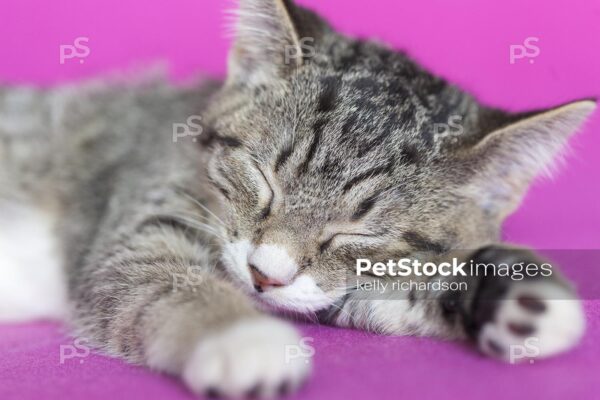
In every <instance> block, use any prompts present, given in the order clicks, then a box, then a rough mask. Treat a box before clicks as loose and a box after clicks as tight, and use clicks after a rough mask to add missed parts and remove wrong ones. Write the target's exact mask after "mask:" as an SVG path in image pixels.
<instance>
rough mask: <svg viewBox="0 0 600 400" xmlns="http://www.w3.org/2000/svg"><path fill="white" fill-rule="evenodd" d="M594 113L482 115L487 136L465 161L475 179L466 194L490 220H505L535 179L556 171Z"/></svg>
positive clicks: (577, 105) (573, 107)
mask: <svg viewBox="0 0 600 400" xmlns="http://www.w3.org/2000/svg"><path fill="white" fill-rule="evenodd" d="M595 108H596V103H595V102H594V101H590V100H584V101H577V102H573V103H570V104H566V105H563V106H560V107H557V108H554V109H550V110H543V111H538V112H531V113H525V114H505V113H501V112H498V111H494V110H484V111H482V113H481V115H480V117H479V119H480V123H479V125H480V127H481V129H484V130H485V129H487V132H489V133H487V134H485V132H483V133H484V134H485V135H484V136H483V139H481V140H480V141H479V142H478V143H477V144H475V145H474V146H473V147H471V148H470V149H469V150H468V152H467V154H466V159H464V158H463V159H462V160H463V161H466V162H467V163H468V165H469V166H470V167H471V168H472V169H473V171H474V174H475V178H474V179H473V180H472V181H471V183H470V184H469V186H468V190H469V191H470V192H471V194H472V195H473V196H474V198H475V199H476V201H478V202H479V203H480V205H481V206H482V207H483V208H484V209H485V210H486V211H488V212H489V213H490V215H494V216H497V217H499V218H504V217H506V216H507V215H509V214H510V213H512V212H513V211H514V210H515V208H516V207H517V206H518V205H519V203H520V202H521V199H522V198H523V196H524V195H525V193H526V191H527V188H528V187H529V185H530V184H531V182H532V181H533V180H534V178H535V177H536V176H538V175H543V174H549V173H550V172H551V171H552V167H553V166H554V165H555V162H556V161H557V158H558V157H559V156H560V155H561V153H562V152H563V151H564V150H565V149H566V146H567V142H568V139H569V137H570V136H571V135H573V134H574V133H576V132H577V130H578V128H579V127H580V126H581V125H582V124H583V122H584V121H585V120H586V119H587V118H588V117H589V116H590V114H591V113H592V112H593V111H594V109H595ZM461 158H462V157H461Z"/></svg>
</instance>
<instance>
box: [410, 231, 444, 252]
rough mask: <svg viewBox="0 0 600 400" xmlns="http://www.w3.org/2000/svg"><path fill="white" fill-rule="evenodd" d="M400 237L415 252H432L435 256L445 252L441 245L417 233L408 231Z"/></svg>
mask: <svg viewBox="0 0 600 400" xmlns="http://www.w3.org/2000/svg"><path fill="white" fill-rule="evenodd" d="M402 237H403V238H404V240H405V241H406V243H408V244H409V245H410V246H411V247H412V248H414V249H415V250H421V251H432V252H434V253H437V254H440V253H443V252H445V251H447V248H446V246H444V245H443V244H441V243H437V242H434V241H432V240H430V239H427V238H426V237H424V236H423V235H421V234H420V233H418V232H414V231H408V232H406V233H404V235H402Z"/></svg>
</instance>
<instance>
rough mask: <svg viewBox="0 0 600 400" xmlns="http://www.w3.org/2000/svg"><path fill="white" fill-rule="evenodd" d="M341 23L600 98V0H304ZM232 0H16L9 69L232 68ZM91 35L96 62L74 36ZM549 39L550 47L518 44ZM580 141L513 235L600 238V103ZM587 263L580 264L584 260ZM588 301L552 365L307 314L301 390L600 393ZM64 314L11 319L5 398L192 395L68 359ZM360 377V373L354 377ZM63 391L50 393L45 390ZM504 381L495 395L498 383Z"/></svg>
mask: <svg viewBox="0 0 600 400" xmlns="http://www.w3.org/2000/svg"><path fill="white" fill-rule="evenodd" d="M299 2H300V3H302V4H307V5H310V6H312V7H314V8H315V9H317V10H319V11H321V12H322V13H323V14H324V15H326V16H327V17H328V18H329V19H330V20H331V21H332V22H333V24H334V25H335V26H336V27H338V28H340V29H341V30H343V31H345V32H348V33H352V34H355V35H360V36H371V37H376V38H379V39H382V40H385V41H387V42H389V43H391V44H393V45H394V46H396V47H398V48H403V49H406V50H407V51H408V52H409V53H410V54H412V55H413V56H414V57H415V58H416V59H417V60H418V61H420V62H421V63H422V64H423V65H425V66H426V67H428V68H430V69H431V70H433V71H435V72H436V73H438V74H440V75H442V76H444V77H446V78H447V79H449V80H450V81H452V82H455V83H457V84H458V85H460V86H461V87H463V88H465V89H467V90H469V91H471V92H473V93H474V94H476V95H477V96H478V97H479V98H480V99H482V100H483V101H485V102H487V103H489V104H492V105H496V106H503V107H506V108H509V109H512V110H523V109H526V108H538V107H545V106H552V105H556V104H560V103H564V102H566V101H569V100H574V99H579V98H590V97H596V98H600V0H502V1H487V0H456V1H449V0H412V1H409V0H304V1H299ZM232 5H233V2H232V1H229V0H228V1H225V0H222V1H217V0H177V1H172V2H169V1H165V0H162V1H160V0H135V1H134V0H70V1H68V0H62V1H61V0H53V1H49V0H2V1H1V3H0V82H9V83H34V84H42V85H54V84H58V83H60V82H64V81H70V80H76V79H83V78H87V77H93V76H98V75H102V74H106V73H108V72H111V71H118V70H124V69H130V68H132V67H136V66H137V67H139V66H144V65H148V64H149V63H152V62H155V61H159V60H166V61H168V62H169V64H170V66H171V71H172V73H173V76H174V77H177V78H185V77H190V76H194V75H197V74H198V73H208V74H212V75H222V74H223V73H224V66H225V60H226V53H227V48H228V44H229V43H228V40H226V39H225V35H224V32H225V31H226V30H225V24H224V22H223V21H224V14H223V10H224V9H226V8H228V7H232ZM80 36H86V37H88V38H89V39H90V41H89V46H90V48H91V54H90V56H89V57H87V58H86V59H85V62H84V63H83V64H80V63H79V62H78V61H77V60H67V62H66V63H65V64H64V65H61V64H60V63H59V46H60V45H63V44H71V43H73V41H74V39H75V38H77V37H80ZM531 36H535V37H538V38H539V42H538V43H537V44H538V46H539V48H540V50H541V53H540V55H539V56H538V57H537V58H535V59H534V63H529V62H528V60H526V59H522V60H517V62H516V63H515V64H512V65H511V64H510V63H509V46H510V45H513V44H521V43H523V41H524V40H525V39H526V38H527V37H531ZM598 114H599V113H598V112H596V114H595V115H594V117H593V118H592V120H591V121H590V122H589V124H588V125H587V127H586V129H584V130H582V132H581V134H579V135H578V136H577V137H575V139H574V140H573V142H572V145H573V146H572V147H573V149H572V152H571V155H570V156H569V157H568V161H567V163H566V165H565V167H564V168H563V169H562V171H561V172H560V173H559V174H558V176H557V177H556V178H555V179H554V180H553V182H540V183H538V184H536V186H535V188H534V190H532V192H530V194H529V196H528V197H527V199H526V201H525V203H524V205H523V207H522V208H521V209H520V210H519V211H518V212H517V213H516V214H515V215H514V216H513V217H512V218H511V219H510V220H509V221H508V223H507V224H506V227H505V232H504V234H505V237H506V238H507V239H508V240H510V241H512V242H517V243H522V244H528V245H531V246H536V247H539V248H562V249H564V248H588V249H589V248H595V249H600V200H599V196H600V189H599V184H598V181H599V179H598V173H599V171H600V156H599V154H598V150H599V149H600V117H599V116H598ZM571 268H573V267H572V266H571ZM598 306H599V304H598V302H597V301H596V302H587V305H586V310H587V315H588V319H589V320H590V324H589V325H590V329H589V331H588V334H587V336H586V338H585V339H584V343H583V345H582V346H581V347H579V348H578V349H577V350H575V351H574V352H572V353H569V354H567V355H564V356H561V357H559V358H557V359H554V360H549V361H546V362H540V363H539V365H537V363H536V365H533V366H529V365H525V366H519V367H515V366H506V365H501V364H498V363H495V362H493V361H490V360H486V359H483V358H481V357H480V356H479V355H477V354H476V353H474V352H472V351H471V350H470V349H465V348H463V347H461V346H456V345H455V344H448V343H440V342H433V341H431V340H427V339H414V338H381V337H372V336H368V335H366V334H363V333H357V332H348V331H340V330H334V329H330V328H324V327H306V328H305V331H306V332H307V334H309V335H311V336H314V337H315V346H316V348H317V354H316V365H317V369H316V372H315V378H314V380H313V381H312V382H311V384H310V385H309V386H308V388H307V389H306V390H305V391H304V392H303V393H301V394H300V395H299V396H298V398H315V399H317V398H330V399H344V398H350V397H348V396H351V397H352V396H354V397H356V398H368V397H374V398H389V399H391V398H403V397H407V398H442V397H443V396H450V397H454V398H458V397H459V396H460V397H461V398H488V397H490V398H491V397H494V398H501V397H503V396H507V397H509V398H545V399H551V398H566V397H567V396H568V397H569V398H579V399H586V398H598V397H597V396H598V393H600V387H599V385H598V380H597V371H598V370H599V369H600V367H599V365H598V360H599V359H600V349H599V346H598V342H597V340H598V339H597V338H598V337H600V323H599V321H600V311H599V310H600V309H599V307H598ZM61 343H69V342H68V341H67V339H65V338H64V336H62V334H61V333H60V331H59V330H58V329H57V328H56V327H55V326H48V325H43V326H38V325H31V326H16V327H4V328H2V329H0V397H1V398H3V399H12V398H20V399H25V398H32V399H34V398H42V397H43V398H58V395H59V394H62V395H68V394H71V395H73V396H74V397H73V398H83V397H85V398H93V399H96V398H97V399H101V398H106V397H113V398H166V397H169V398H176V399H180V398H181V399H184V398H189V396H188V394H187V393H186V392H185V391H183V390H182V389H181V387H180V386H178V385H176V384H174V383H173V381H172V380H171V379H167V378H164V379H163V378H160V379H158V378H156V377H155V376H154V375H151V374H150V373H148V372H146V371H143V370H141V369H138V368H132V367H128V366H126V365H124V364H123V363H121V362H118V361H115V360H108V359H105V358H103V357H99V356H93V357H90V358H89V359H86V364H83V365H82V366H80V365H79V364H75V365H71V366H67V367H65V366H58V365H57V359H58V346H59V344H61ZM343 382H345V383H343ZM44 394H47V395H48V396H44ZM490 395H491V396H490Z"/></svg>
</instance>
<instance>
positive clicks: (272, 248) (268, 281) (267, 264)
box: [248, 244, 298, 292]
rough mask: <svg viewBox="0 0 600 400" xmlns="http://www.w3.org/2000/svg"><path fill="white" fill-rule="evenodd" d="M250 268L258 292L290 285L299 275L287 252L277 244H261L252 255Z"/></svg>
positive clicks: (250, 256)
mask: <svg viewBox="0 0 600 400" xmlns="http://www.w3.org/2000/svg"><path fill="white" fill-rule="evenodd" d="M248 266H249V267H248V268H249V269H250V274H251V276H252V284H253V285H254V289H256V291H257V292H263V291H264V290H265V289H268V288H274V287H280V286H285V285H288V284H290V282H292V280H293V279H294V277H295V276H296V274H297V273H298V266H297V264H296V262H295V261H294V260H293V259H292V258H291V257H290V256H289V254H288V252H287V250H286V249H285V248H284V247H282V246H279V245H275V244H261V245H259V246H258V247H256V248H255V249H254V251H252V253H250V255H249V257H248Z"/></svg>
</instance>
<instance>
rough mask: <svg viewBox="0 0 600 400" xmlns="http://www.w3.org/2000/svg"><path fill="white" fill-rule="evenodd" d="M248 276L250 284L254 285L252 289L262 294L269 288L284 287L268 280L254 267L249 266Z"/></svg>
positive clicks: (277, 282) (274, 280)
mask: <svg viewBox="0 0 600 400" xmlns="http://www.w3.org/2000/svg"><path fill="white" fill-rule="evenodd" d="M249 267H250V274H251V275H252V283H253V284H254V289H255V290H256V291H257V292H259V293H262V292H264V291H265V289H268V288H270V287H280V286H284V284H283V283H281V282H280V281H278V280H276V279H272V278H269V277H268V276H266V275H265V274H264V273H263V272H261V271H260V270H259V269H258V268H257V267H256V266H254V265H252V264H249Z"/></svg>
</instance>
